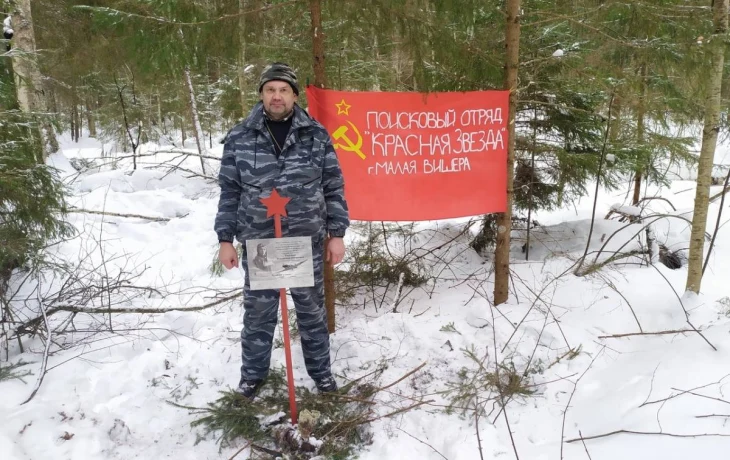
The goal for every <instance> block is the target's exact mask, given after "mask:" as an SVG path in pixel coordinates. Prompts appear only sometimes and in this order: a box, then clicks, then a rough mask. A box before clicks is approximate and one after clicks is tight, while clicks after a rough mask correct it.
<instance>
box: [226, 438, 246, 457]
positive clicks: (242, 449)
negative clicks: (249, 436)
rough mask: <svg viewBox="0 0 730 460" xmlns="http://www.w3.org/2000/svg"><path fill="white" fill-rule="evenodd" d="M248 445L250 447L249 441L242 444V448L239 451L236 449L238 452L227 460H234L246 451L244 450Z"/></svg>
mask: <svg viewBox="0 0 730 460" xmlns="http://www.w3.org/2000/svg"><path fill="white" fill-rule="evenodd" d="M250 445H251V441H249V442H247V443H246V444H244V445H243V447H241V448H240V449H238V451H237V452H236V453H235V454H233V455H231V457H230V458H229V459H228V460H233V459H234V458H236V457H238V454H240V453H241V452H243V451H244V450H246V448H248V446H250Z"/></svg>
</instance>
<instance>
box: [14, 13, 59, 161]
mask: <svg viewBox="0 0 730 460" xmlns="http://www.w3.org/2000/svg"><path fill="white" fill-rule="evenodd" d="M11 8H12V12H11V23H12V25H13V30H14V31H15V36H14V37H13V48H14V50H13V53H12V56H13V72H14V74H15V90H16V92H17V99H18V105H19V106H20V110H22V111H23V112H25V113H28V114H32V115H33V117H34V118H35V119H37V120H38V126H39V129H40V139H41V140H42V144H43V149H42V150H41V155H40V157H39V158H37V161H38V163H45V161H46V158H47V157H48V155H50V154H52V153H55V152H56V151H58V141H57V140H56V134H55V133H54V132H53V127H52V126H51V123H50V122H49V121H48V119H47V116H48V110H47V104H46V100H45V95H44V92H43V80H42V78H41V72H40V69H39V67H38V54H37V53H36V41H35V32H34V30H33V17H32V14H31V4H30V0H14V1H12V2H11Z"/></svg>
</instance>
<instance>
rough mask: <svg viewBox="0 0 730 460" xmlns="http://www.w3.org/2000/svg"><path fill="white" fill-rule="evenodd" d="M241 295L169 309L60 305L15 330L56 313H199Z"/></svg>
mask: <svg viewBox="0 0 730 460" xmlns="http://www.w3.org/2000/svg"><path fill="white" fill-rule="evenodd" d="M242 295H243V292H237V293H236V294H232V295H229V296H226V297H222V298H220V299H218V300H216V301H215V302H210V303H207V304H204V305H198V306H195V307H170V308H125V307H116V308H85V307H75V306H73V305H60V306H58V307H53V308H51V309H49V310H48V311H45V310H44V311H43V316H40V317H37V318H33V319H32V320H30V321H28V322H26V323H23V324H22V325H21V326H20V327H19V328H18V330H17V332H18V333H23V332H28V331H30V330H32V329H34V328H35V327H37V326H38V324H39V323H40V322H41V321H43V320H44V318H47V317H48V316H51V315H53V314H55V313H58V312H68V313H85V314H89V315H103V314H108V313H115V314H129V313H139V314H159V313H167V312H171V311H201V310H205V309H206V308H211V307H215V306H216V305H220V304H222V303H225V302H228V301H230V300H233V299H236V298H238V297H241V296H242Z"/></svg>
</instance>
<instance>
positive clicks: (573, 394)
mask: <svg viewBox="0 0 730 460" xmlns="http://www.w3.org/2000/svg"><path fill="white" fill-rule="evenodd" d="M605 349H606V347H605V346H604V347H603V348H601V350H600V351H599V352H598V353H596V356H594V357H593V359H592V360H591V362H590V364H588V367H586V370H585V371H583V373H582V374H581V375H580V377H578V380H576V381H575V384H574V385H573V391H572V392H571V393H570V398H568V404H566V405H565V412H563V425H562V428H561V429H560V460H563V441H564V440H565V419H566V418H567V416H568V409H569V408H570V403H571V402H572V401H573V396H575V390H577V389H578V384H579V383H580V380H581V379H582V378H583V376H585V375H586V374H587V373H588V371H589V370H591V367H592V366H593V363H594V362H596V360H597V359H598V357H599V356H601V353H603V350H605ZM580 439H583V435H581V438H580ZM568 442H570V441H568Z"/></svg>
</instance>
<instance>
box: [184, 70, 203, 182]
mask: <svg viewBox="0 0 730 460" xmlns="http://www.w3.org/2000/svg"><path fill="white" fill-rule="evenodd" d="M185 82H186V83H187V85H188V95H189V97H190V114H191V116H192V120H193V134H194V135H195V143H196V144H197V146H198V153H199V154H200V155H207V153H208V151H207V149H206V148H205V139H203V128H201V127H200V118H198V104H197V103H196V102H195V88H193V79H192V77H191V76H190V67H189V66H185ZM200 167H201V168H202V170H203V175H205V162H204V161H203V157H200Z"/></svg>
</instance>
